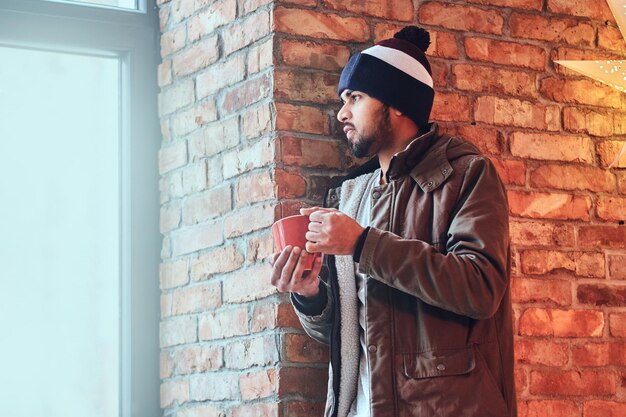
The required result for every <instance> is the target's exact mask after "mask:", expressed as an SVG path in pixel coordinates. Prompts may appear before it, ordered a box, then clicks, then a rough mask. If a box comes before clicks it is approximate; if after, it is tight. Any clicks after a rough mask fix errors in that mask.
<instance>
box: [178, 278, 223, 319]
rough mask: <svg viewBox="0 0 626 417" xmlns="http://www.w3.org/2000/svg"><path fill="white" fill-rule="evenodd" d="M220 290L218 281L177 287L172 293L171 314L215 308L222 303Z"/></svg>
mask: <svg viewBox="0 0 626 417" xmlns="http://www.w3.org/2000/svg"><path fill="white" fill-rule="evenodd" d="M221 291H222V288H221V285H220V283H219V282H215V283H209V284H206V285H194V286H191V287H185V288H181V289H178V290H176V291H174V294H173V299H172V314H173V315H181V314H189V313H199V312H202V311H206V310H210V309H213V308H217V307H219V306H220V305H221V304H222V295H221Z"/></svg>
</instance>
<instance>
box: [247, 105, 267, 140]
mask: <svg viewBox="0 0 626 417" xmlns="http://www.w3.org/2000/svg"><path fill="white" fill-rule="evenodd" d="M271 107H272V106H271V104H268V103H265V104H262V105H260V106H256V107H253V108H251V109H245V113H244V114H243V115H242V117H241V126H242V134H243V137H244V139H246V140H251V139H253V138H257V137H259V136H263V135H266V134H268V133H269V132H271V130H272V109H271Z"/></svg>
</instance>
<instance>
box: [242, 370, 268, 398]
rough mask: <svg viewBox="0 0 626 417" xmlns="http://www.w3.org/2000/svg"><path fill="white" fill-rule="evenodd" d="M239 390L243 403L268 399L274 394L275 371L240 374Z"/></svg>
mask: <svg viewBox="0 0 626 417" xmlns="http://www.w3.org/2000/svg"><path fill="white" fill-rule="evenodd" d="M239 389H240V390H241V399H242V400H244V401H248V400H257V399H259V398H266V397H269V396H271V395H273V394H274V393H275V392H276V371H275V370H274V369H266V370H262V371H258V372H250V373H247V374H242V375H241V376H240V377H239Z"/></svg>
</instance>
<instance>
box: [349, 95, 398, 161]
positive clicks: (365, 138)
mask: <svg viewBox="0 0 626 417" xmlns="http://www.w3.org/2000/svg"><path fill="white" fill-rule="evenodd" d="M372 124H373V125H374V126H376V129H375V130H374V131H373V132H372V133H370V134H367V135H361V134H360V133H359V132H357V130H356V128H355V130H354V139H353V140H352V141H350V140H348V144H349V146H350V149H351V150H352V153H353V154H354V156H356V157H357V158H363V157H366V156H371V155H372V153H371V152H372V147H373V146H374V145H375V144H378V145H380V144H382V143H383V142H384V141H385V140H386V139H387V138H388V137H389V135H390V134H391V120H390V118H389V106H387V105H383V106H382V109H381V111H380V113H378V117H377V120H374V121H373V122H372ZM379 147H380V146H379Z"/></svg>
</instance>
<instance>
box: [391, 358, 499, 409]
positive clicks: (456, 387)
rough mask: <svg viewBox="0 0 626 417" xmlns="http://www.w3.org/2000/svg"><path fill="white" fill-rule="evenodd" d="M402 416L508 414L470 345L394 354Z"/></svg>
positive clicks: (482, 364) (488, 375)
mask: <svg viewBox="0 0 626 417" xmlns="http://www.w3.org/2000/svg"><path fill="white" fill-rule="evenodd" d="M396 367H397V368H396V384H397V393H398V410H399V415H400V416H401V417H443V416H448V417H456V416H464V417H505V416H508V415H509V413H508V411H507V407H506V403H505V402H504V399H503V397H502V395H501V394H500V390H499V389H498V387H497V386H496V384H495V382H494V379H493V377H492V376H491V373H490V372H489V370H488V369H487V368H486V365H485V363H484V361H482V360H481V358H480V356H478V352H477V351H476V349H475V348H474V347H472V346H470V347H465V348H460V349H450V350H437V351H429V352H421V353H416V354H401V355H397V356H396Z"/></svg>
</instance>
